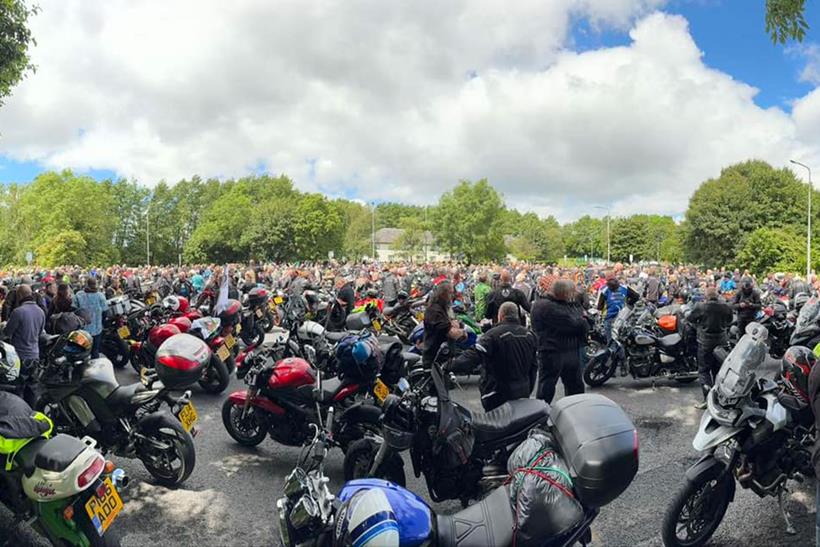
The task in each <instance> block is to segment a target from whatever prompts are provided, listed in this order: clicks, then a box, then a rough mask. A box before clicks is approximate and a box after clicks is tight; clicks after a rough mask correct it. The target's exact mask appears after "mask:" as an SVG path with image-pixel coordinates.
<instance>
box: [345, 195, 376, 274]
mask: <svg viewBox="0 0 820 547" xmlns="http://www.w3.org/2000/svg"><path fill="white" fill-rule="evenodd" d="M336 208H337V210H338V211H339V212H340V214H341V215H342V219H343V222H344V225H345V233H344V241H343V243H342V254H343V255H344V256H346V257H348V258H350V259H353V260H357V259H360V258H361V257H363V256H365V255H369V254H370V253H371V235H372V226H371V222H372V217H371V212H370V209H369V208H368V207H365V206H364V205H362V204H361V203H358V202H355V201H348V200H346V199H339V200H336Z"/></svg>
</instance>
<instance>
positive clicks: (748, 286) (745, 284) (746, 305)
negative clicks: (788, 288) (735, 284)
mask: <svg viewBox="0 0 820 547" xmlns="http://www.w3.org/2000/svg"><path fill="white" fill-rule="evenodd" d="M732 307H733V308H734V309H735V311H737V328H738V330H739V331H740V333H741V336H743V333H745V332H746V325H748V324H749V323H751V322H752V321H754V320H755V316H756V315H757V312H758V311H760V310H761V309H762V308H763V304H762V303H761V301H760V291H758V290H757V289H755V286H754V280H753V279H752V278H751V277H750V276H748V275H746V276H743V279H741V280H740V290H739V291H737V293H735V297H734V298H733V299H732Z"/></svg>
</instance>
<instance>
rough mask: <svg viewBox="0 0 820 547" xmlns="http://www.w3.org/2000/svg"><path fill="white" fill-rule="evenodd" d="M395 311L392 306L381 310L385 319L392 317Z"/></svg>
mask: <svg viewBox="0 0 820 547" xmlns="http://www.w3.org/2000/svg"><path fill="white" fill-rule="evenodd" d="M395 310H396V308H395V307H394V306H385V307H384V309H383V310H382V315H384V316H385V317H392V316H393V312H394V311H395Z"/></svg>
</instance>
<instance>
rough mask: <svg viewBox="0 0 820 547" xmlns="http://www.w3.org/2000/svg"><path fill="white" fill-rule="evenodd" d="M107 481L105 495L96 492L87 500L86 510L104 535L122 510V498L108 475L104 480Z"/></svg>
mask: <svg viewBox="0 0 820 547" xmlns="http://www.w3.org/2000/svg"><path fill="white" fill-rule="evenodd" d="M103 483H105V495H104V496H103V497H102V498H98V497H97V496H96V494H95V495H94V496H93V497H92V498H91V499H90V500H88V501H87V502H85V511H86V513H88V518H89V519H90V520H91V522H92V524H94V526H95V527H96V529H97V533H98V534H100V535H103V533H105V531H106V530H108V527H109V526H111V523H112V522H114V519H115V518H116V516H117V513H119V512H120V511H121V510H122V498H120V495H119V494H118V493H117V489H116V488H114V484H113V483H112V482H111V478H110V477H106V478H105V480H104V481H103Z"/></svg>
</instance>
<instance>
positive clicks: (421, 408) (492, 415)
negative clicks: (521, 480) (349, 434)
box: [344, 344, 549, 505]
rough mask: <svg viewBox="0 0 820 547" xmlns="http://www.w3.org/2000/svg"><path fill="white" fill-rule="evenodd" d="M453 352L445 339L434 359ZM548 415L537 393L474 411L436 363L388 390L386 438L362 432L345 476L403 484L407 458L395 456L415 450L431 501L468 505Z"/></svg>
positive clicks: (496, 481) (502, 476)
mask: <svg viewBox="0 0 820 547" xmlns="http://www.w3.org/2000/svg"><path fill="white" fill-rule="evenodd" d="M450 353H451V351H450V349H449V348H448V347H447V344H444V345H442V349H441V350H439V355H438V356H437V357H436V363H438V362H441V359H445V360H446V359H447V358H448V357H449V355H450ZM428 393H429V394H428ZM548 418H549V405H547V403H545V402H544V401H541V400H537V399H519V400H515V401H510V402H507V403H505V404H503V405H501V406H500V407H498V408H497V409H495V410H492V411H490V412H487V413H480V412H475V413H474V412H470V411H469V410H468V409H467V408H465V407H463V406H461V405H459V404H458V403H455V402H453V401H452V400H451V399H450V395H449V392H448V390H447V386H446V385H445V379H444V373H443V371H442V369H441V366H440V365H439V364H434V365H433V367H432V368H431V369H430V373H429V376H428V378H427V380H425V381H422V382H419V383H418V384H417V385H416V386H415V387H414V388H413V389H411V390H409V391H407V392H405V393H404V394H403V395H402V396H401V397H399V396H397V395H388V396H387V398H386V399H385V401H384V405H383V415H382V434H381V439H377V438H368V437H365V438H364V439H361V440H358V441H356V442H354V443H353V444H351V445H350V447H349V449H348V451H347V453H346V454H345V461H344V471H345V480H353V479H358V478H365V477H379V478H384V479H386V480H389V481H391V482H395V483H396V484H399V485H404V484H405V483H406V479H405V473H404V464H403V462H402V460H401V458H398V457H396V456H397V455H398V453H400V452H402V451H405V450H410V455H411V458H412V461H413V471H414V473H415V475H416V476H420V475H421V474H424V478H425V480H426V482H427V489H428V491H429V493H430V497H431V498H432V499H433V501H436V502H440V501H444V500H448V499H458V500H461V502H462V504H464V505H466V504H467V502H468V501H469V500H477V499H481V498H482V497H483V496H484V495H485V494H486V493H487V492H489V491H490V490H492V489H494V488H496V487H497V486H499V485H501V484H503V483H504V481H505V480H506V479H507V469H506V464H507V458H508V456H509V453H510V452H511V450H512V449H514V448H515V447H516V446H517V445H518V444H520V443H521V441H523V440H524V439H525V438H526V437H527V434H528V432H529V431H530V429H532V428H534V427H538V426H544V425H545V424H546V423H547V420H548Z"/></svg>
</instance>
